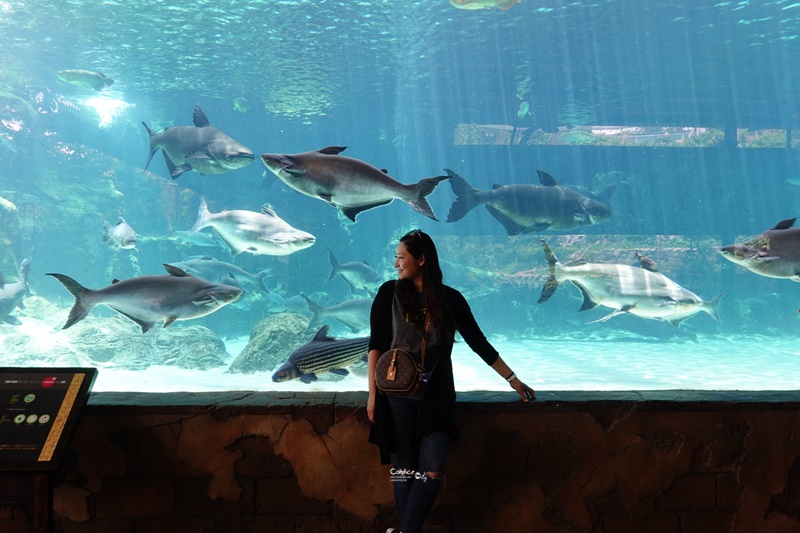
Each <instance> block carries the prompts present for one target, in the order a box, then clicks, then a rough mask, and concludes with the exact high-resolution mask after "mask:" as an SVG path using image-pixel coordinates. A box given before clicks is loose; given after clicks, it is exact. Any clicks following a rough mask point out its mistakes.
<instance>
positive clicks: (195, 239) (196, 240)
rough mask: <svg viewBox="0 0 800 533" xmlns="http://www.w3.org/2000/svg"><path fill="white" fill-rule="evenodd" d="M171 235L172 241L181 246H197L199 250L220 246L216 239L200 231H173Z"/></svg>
mask: <svg viewBox="0 0 800 533" xmlns="http://www.w3.org/2000/svg"><path fill="white" fill-rule="evenodd" d="M173 234H174V239H175V240H176V241H178V242H179V243H182V244H188V245H192V246H199V247H201V248H216V247H218V246H220V243H219V241H218V240H217V239H216V237H214V235H210V234H208V233H203V232H200V231H196V232H194V233H189V232H188V231H174V232H173Z"/></svg>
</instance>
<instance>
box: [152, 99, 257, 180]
mask: <svg viewBox="0 0 800 533" xmlns="http://www.w3.org/2000/svg"><path fill="white" fill-rule="evenodd" d="M192 120H193V122H194V126H173V127H171V128H167V129H165V130H163V131H160V132H158V133H156V132H154V131H153V130H151V129H150V126H148V125H147V124H146V123H145V122H144V121H143V122H142V125H143V126H144V128H145V129H146V130H147V134H148V135H149V136H150V155H149V156H148V157H147V163H146V164H145V166H144V168H145V170H147V167H148V166H149V165H150V161H152V160H153V156H154V155H155V153H156V152H157V151H158V150H159V148H160V149H161V151H162V152H163V154H164V162H165V163H166V164H167V169H168V170H169V175H170V176H171V177H172V179H178V178H179V177H181V175H182V174H183V173H184V172H188V171H190V170H194V171H195V172H198V173H200V174H221V173H222V172H227V171H229V170H236V169H239V168H242V167H245V166H247V165H249V164H250V163H252V162H253V161H254V159H255V156H254V155H253V151H252V150H250V149H249V148H248V147H246V146H244V145H243V144H240V143H238V142H236V141H234V140H233V139H231V138H230V137H228V136H227V135H226V134H225V133H223V132H222V131H220V130H218V129H217V128H215V127H213V126H212V125H211V123H210V122H209V121H208V118H207V117H206V114H205V113H203V110H202V109H200V106H195V108H194V113H193V114H192Z"/></svg>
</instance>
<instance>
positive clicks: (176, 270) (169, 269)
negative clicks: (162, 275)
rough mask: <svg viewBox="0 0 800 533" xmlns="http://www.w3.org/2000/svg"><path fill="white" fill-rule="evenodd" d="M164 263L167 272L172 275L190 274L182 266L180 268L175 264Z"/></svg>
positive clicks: (182, 275) (180, 276) (183, 275)
mask: <svg viewBox="0 0 800 533" xmlns="http://www.w3.org/2000/svg"><path fill="white" fill-rule="evenodd" d="M162 264H163V265H164V268H165V269H166V270H167V274H169V275H170V276H177V277H179V278H182V277H185V276H188V275H189V274H187V273H186V271H185V270H183V269H182V268H178V267H176V266H173V265H168V264H166V263H162Z"/></svg>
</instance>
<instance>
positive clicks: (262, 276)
mask: <svg viewBox="0 0 800 533" xmlns="http://www.w3.org/2000/svg"><path fill="white" fill-rule="evenodd" d="M270 272H272V269H271V268H265V269H264V270H262V271H261V272H259V273H258V274H256V278H258V286H259V288H260V289H261V290H262V291H264V292H265V293H266V294H269V288H268V287H267V278H268V277H270V276H271V275H272V274H270Z"/></svg>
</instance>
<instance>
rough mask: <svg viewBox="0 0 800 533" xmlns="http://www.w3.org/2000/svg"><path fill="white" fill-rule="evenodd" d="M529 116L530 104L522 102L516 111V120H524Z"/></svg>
mask: <svg viewBox="0 0 800 533" xmlns="http://www.w3.org/2000/svg"><path fill="white" fill-rule="evenodd" d="M530 114H531V104H529V103H528V102H522V103H521V104H519V110H518V111H517V118H525V117H527V116H528V115H530Z"/></svg>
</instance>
